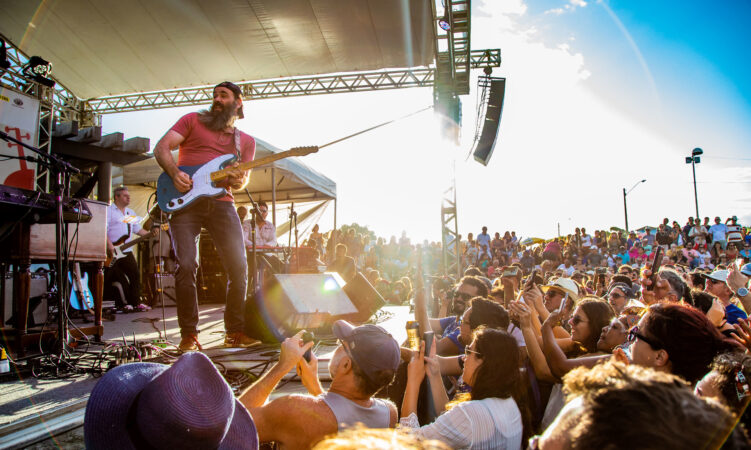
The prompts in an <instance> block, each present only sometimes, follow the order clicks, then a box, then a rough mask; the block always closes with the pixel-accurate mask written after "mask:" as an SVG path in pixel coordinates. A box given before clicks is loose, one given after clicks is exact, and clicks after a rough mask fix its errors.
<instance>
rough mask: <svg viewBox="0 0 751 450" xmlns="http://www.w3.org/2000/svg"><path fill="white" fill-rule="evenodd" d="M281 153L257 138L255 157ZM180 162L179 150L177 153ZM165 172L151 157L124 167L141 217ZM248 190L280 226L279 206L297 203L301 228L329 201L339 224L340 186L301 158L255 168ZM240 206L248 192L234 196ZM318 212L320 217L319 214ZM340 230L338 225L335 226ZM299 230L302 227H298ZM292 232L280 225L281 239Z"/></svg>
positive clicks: (316, 215)
mask: <svg viewBox="0 0 751 450" xmlns="http://www.w3.org/2000/svg"><path fill="white" fill-rule="evenodd" d="M279 152H281V150H280V149H279V148H277V147H274V146H273V145H271V144H269V143H268V142H266V141H263V140H261V139H258V138H256V154H255V158H256V159H258V158H263V157H265V156H268V155H270V154H273V153H279ZM173 156H174V157H175V160H177V150H175V151H174V152H173ZM161 173H162V169H161V168H160V167H159V165H158V164H157V162H156V159H154V158H150V159H147V160H144V161H139V162H137V163H133V164H130V165H127V166H125V167H123V172H122V184H124V185H126V186H128V189H129V191H130V194H131V208H133V210H134V211H136V213H137V214H138V215H140V216H146V213H147V208H148V207H149V203H153V202H154V200H153V198H150V197H151V196H152V194H153V193H154V192H155V191H156V180H157V178H158V177H159V175H161ZM247 188H248V191H249V192H250V194H251V195H252V196H253V200H255V201H256V202H258V201H261V200H263V201H265V202H267V203H268V204H270V205H271V207H272V214H271V218H272V219H273V222H274V223H275V224H276V212H277V207H278V204H280V203H282V204H288V203H291V202H294V203H295V204H296V205H297V204H304V205H300V207H299V208H298V207H297V206H295V208H296V209H299V210H300V211H301V212H304V213H305V214H298V221H299V224H298V225H301V224H303V223H304V222H305V220H307V219H311V220H315V219H316V218H318V217H320V215H321V214H322V213H323V211H324V209H325V208H326V207H327V205H328V204H329V202H331V201H333V202H334V222H336V183H335V182H334V181H332V180H331V179H329V178H327V177H326V176H325V175H323V174H321V173H319V172H317V171H315V170H314V169H312V168H311V167H309V166H307V165H306V164H304V163H303V162H302V161H301V160H300V158H286V159H280V160H278V161H275V162H273V163H271V164H269V165H268V166H263V167H259V168H256V169H253V171H252V172H251V176H250V182H249V183H248V186H247ZM234 196H235V202H236V203H237V204H238V205H243V204H247V203H249V201H248V199H247V194H246V193H245V191H244V190H242V191H237V192H235V193H234ZM316 213H318V214H316ZM334 227H336V223H334ZM298 228H299V227H298ZM288 230H289V224H288V223H283V224H281V225H277V237H281V236H282V235H284V234H285V233H286V232H287V231H288Z"/></svg>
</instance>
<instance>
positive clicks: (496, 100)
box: [474, 77, 506, 166]
mask: <svg viewBox="0 0 751 450" xmlns="http://www.w3.org/2000/svg"><path fill="white" fill-rule="evenodd" d="M483 82H484V83H488V82H489V83H490V94H489V95H488V102H487V109H486V111H485V120H484V121H483V124H482V132H481V133H480V138H479V140H478V141H477V144H476V145H475V150H474V157H475V161H477V162H479V163H481V164H483V165H485V166H487V165H488V161H490V157H491V156H493V149H494V148H495V142H496V140H497V139H498V128H499V125H500V124H501V112H502V111H503V97H504V93H505V92H506V79H505V78H491V77H483V78H481V79H480V83H481V87H482V83H483Z"/></svg>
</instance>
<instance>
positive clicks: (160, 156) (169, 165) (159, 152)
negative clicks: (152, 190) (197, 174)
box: [154, 130, 193, 193]
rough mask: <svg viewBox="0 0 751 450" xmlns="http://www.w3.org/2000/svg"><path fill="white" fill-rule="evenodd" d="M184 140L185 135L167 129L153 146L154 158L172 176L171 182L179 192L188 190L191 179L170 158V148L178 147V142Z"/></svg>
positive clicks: (191, 182)
mask: <svg viewBox="0 0 751 450" xmlns="http://www.w3.org/2000/svg"><path fill="white" fill-rule="evenodd" d="M184 140H185V136H183V135H181V134H180V133H178V132H176V131H173V130H169V131H168V132H167V134H165V135H164V136H163V137H162V138H161V139H160V140H159V142H157V144H156V147H154V158H156V162H157V163H159V166H161V168H162V170H164V172H165V173H166V174H167V175H169V177H170V178H172V182H173V183H174V184H175V188H176V189H177V190H178V191H179V192H183V193H184V192H188V191H189V190H190V188H191V187H193V180H191V179H190V175H188V174H187V173H185V172H183V171H182V170H180V168H178V167H177V164H175V160H174V158H172V150H174V149H176V148H178V147H179V146H180V144H181V143H182V142H183V141H184Z"/></svg>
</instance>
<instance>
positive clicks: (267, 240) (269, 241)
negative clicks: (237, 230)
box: [237, 201, 279, 248]
mask: <svg viewBox="0 0 751 450" xmlns="http://www.w3.org/2000/svg"><path fill="white" fill-rule="evenodd" d="M258 211H259V212H260V213H261V216H260V217H258V218H256V248H262V247H277V246H278V245H279V244H277V241H276V226H274V224H273V223H271V222H269V221H268V220H266V217H267V216H268V215H269V207H268V205H266V202H264V201H260V202H258ZM237 214H238V215H239V216H240V220H241V222H242V228H243V240H244V243H245V247H246V248H252V247H253V241H252V240H251V239H252V236H251V234H250V226H251V224H250V223H251V220H250V219H249V218H248V219H245V216H246V215H247V209H246V208H245V207H244V206H241V207H239V208H237Z"/></svg>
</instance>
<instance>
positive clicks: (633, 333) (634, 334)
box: [626, 325, 662, 350]
mask: <svg viewBox="0 0 751 450" xmlns="http://www.w3.org/2000/svg"><path fill="white" fill-rule="evenodd" d="M637 338H638V339H641V340H642V341H644V342H646V343H647V344H649V346H650V347H652V348H653V349H655V350H659V349H661V348H662V345H660V344H658V343H657V342H655V341H654V340H652V339H649V338H648V337H645V336H644V335H643V334H641V333H639V325H636V326H634V327H633V328H631V330H630V331H629V332H628V338H627V339H626V342H627V343H628V344H633V343H634V342H635V341H636V339H637Z"/></svg>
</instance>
